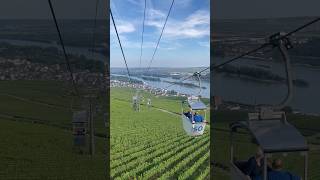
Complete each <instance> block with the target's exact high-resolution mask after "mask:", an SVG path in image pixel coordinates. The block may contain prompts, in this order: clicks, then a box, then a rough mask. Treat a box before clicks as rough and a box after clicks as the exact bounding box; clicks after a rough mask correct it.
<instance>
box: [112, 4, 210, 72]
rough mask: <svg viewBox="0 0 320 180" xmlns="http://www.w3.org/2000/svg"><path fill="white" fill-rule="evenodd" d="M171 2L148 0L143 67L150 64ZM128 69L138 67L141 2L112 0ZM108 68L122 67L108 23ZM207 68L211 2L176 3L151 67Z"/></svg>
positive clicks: (117, 45) (208, 61) (118, 51)
mask: <svg viewBox="0 0 320 180" xmlns="http://www.w3.org/2000/svg"><path fill="white" fill-rule="evenodd" d="M171 2H172V0H147V11H146V21H145V33H144V45H143V57H142V67H146V66H147V64H148V63H149V61H150V59H151V57H152V53H153V51H154V48H155V46H156V42H157V40H158V38H159V36H160V32H161V29H162V26H163V24H164V22H165V18H166V15H167V13H168V10H169V8H170V5H171ZM110 7H111V9H112V12H113V16H114V18H115V21H116V24H117V29H118V32H119V34H120V39H121V41H122V44H123V46H124V53H125V56H126V59H127V62H128V66H129V68H132V67H139V60H140V45H141V33H142V19H143V10H144V0H111V1H110ZM110 49H111V51H110V62H111V67H125V64H124V62H123V59H122V55H121V51H120V48H119V44H118V42H117V37H116V35H115V31H114V27H113V24H112V21H111V20H110ZM209 64H210V0H175V3H174V5H173V8H172V11H171V14H170V17H169V19H168V22H167V25H166V28H165V31H164V34H163V36H162V39H161V41H160V45H159V49H158V51H157V53H156V55H155V58H154V61H153V63H152V65H151V66H152V67H199V66H209Z"/></svg>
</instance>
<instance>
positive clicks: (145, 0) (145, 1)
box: [139, 0, 147, 74]
mask: <svg viewBox="0 0 320 180" xmlns="http://www.w3.org/2000/svg"><path fill="white" fill-rule="evenodd" d="M146 9H147V0H144V11H143V20H142V33H141V47H140V61H139V69H140V68H141V60H142V49H143V48H142V47H143V41H144V39H143V34H144V22H145V20H146ZM140 70H141V69H140ZM141 74H142V71H141Z"/></svg>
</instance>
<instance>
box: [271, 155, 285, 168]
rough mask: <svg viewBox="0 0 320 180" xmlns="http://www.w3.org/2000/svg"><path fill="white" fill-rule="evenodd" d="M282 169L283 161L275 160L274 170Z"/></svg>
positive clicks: (273, 163)
mask: <svg viewBox="0 0 320 180" xmlns="http://www.w3.org/2000/svg"><path fill="white" fill-rule="evenodd" d="M282 167H283V162H282V160H281V159H279V158H278V159H275V160H273V162H272V168H273V169H274V170H281V169H282Z"/></svg>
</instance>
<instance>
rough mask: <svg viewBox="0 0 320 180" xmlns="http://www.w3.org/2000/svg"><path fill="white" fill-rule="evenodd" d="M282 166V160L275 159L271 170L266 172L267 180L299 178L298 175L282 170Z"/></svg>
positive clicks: (293, 179) (297, 179)
mask: <svg viewBox="0 0 320 180" xmlns="http://www.w3.org/2000/svg"><path fill="white" fill-rule="evenodd" d="M282 167H283V162H282V160H281V159H275V160H274V161H273V162H272V170H270V171H269V172H268V180H301V178H300V177H299V176H296V175H294V174H292V173H290V172H287V171H283V170H282Z"/></svg>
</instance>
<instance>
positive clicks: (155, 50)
mask: <svg viewBox="0 0 320 180" xmlns="http://www.w3.org/2000/svg"><path fill="white" fill-rule="evenodd" d="M173 4H174V0H172V3H171V5H170V9H169V11H168V14H167V17H166V20H165V22H164V25H163V27H162V30H161V34H160V36H159V39H158V41H157V45H156V48H155V49H154V51H153V54H152V57H151V60H150V62H149V65H148V68H147V72H148V71H149V70H150V68H151V64H152V62H153V60H154V56H155V54H156V52H157V50H158V47H159V44H160V40H161V38H162V35H163V32H164V29H165V27H166V24H167V22H168V19H169V16H170V13H171V10H172V7H173Z"/></svg>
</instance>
